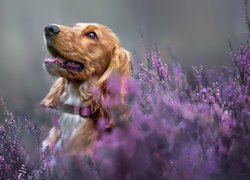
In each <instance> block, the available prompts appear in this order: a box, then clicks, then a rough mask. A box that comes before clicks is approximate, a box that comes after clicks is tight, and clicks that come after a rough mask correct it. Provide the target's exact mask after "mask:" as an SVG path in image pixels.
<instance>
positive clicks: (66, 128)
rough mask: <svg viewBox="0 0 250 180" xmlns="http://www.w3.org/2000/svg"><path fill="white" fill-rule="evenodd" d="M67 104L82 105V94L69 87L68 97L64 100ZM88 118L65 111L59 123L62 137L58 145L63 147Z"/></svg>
mask: <svg viewBox="0 0 250 180" xmlns="http://www.w3.org/2000/svg"><path fill="white" fill-rule="evenodd" d="M64 103H65V104H69V105H74V106H80V104H81V102H80V95H79V93H78V92H77V91H76V90H75V89H73V88H72V87H69V91H68V97H67V98H66V100H65V101H64ZM85 121H86V119H85V118H82V117H80V116H79V115H74V114H69V113H63V114H62V115H61V117H60V119H59V125H60V129H61V137H60V139H59V141H58V145H60V146H61V147H63V146H65V145H66V144H67V143H68V142H69V141H70V140H71V139H72V137H74V135H75V134H76V132H77V131H78V130H79V128H80V127H81V125H82V124H83V123H85Z"/></svg>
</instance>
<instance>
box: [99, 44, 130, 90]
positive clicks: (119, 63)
mask: <svg viewBox="0 0 250 180" xmlns="http://www.w3.org/2000/svg"><path fill="white" fill-rule="evenodd" d="M131 68H132V67H131V53H130V52H129V51H127V50H125V49H124V48H122V47H120V46H117V47H115V48H114V49H113V51H112V54H111V60H110V64H109V66H108V68H107V70H106V71H105V72H104V74H103V75H102V76H101V77H100V79H99V80H98V82H97V87H98V88H104V87H105V85H106V82H107V80H108V79H109V78H110V76H111V75H112V74H115V73H116V74H118V75H119V76H121V77H124V76H130V75H131V73H132V72H131Z"/></svg>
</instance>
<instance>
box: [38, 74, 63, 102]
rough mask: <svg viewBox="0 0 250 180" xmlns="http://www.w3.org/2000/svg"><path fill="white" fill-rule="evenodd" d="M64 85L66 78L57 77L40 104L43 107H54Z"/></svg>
mask: <svg viewBox="0 0 250 180" xmlns="http://www.w3.org/2000/svg"><path fill="white" fill-rule="evenodd" d="M65 85H66V80H65V79H64V78H58V79H57V80H56V82H55V83H54V84H53V86H52V87H51V89H50V91H49V93H48V94H47V95H46V97H45V98H44V99H43V100H42V101H41V105H43V106H45V107H55V106H56V105H57V104H58V103H59V102H60V96H61V95H62V93H63V92H64V89H65Z"/></svg>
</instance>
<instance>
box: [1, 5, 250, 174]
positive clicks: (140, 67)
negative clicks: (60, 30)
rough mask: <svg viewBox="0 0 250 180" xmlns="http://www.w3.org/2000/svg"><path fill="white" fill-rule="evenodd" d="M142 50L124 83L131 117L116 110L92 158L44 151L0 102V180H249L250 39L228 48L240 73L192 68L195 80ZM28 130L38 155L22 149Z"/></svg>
mask: <svg viewBox="0 0 250 180" xmlns="http://www.w3.org/2000/svg"><path fill="white" fill-rule="evenodd" d="M246 24H247V25H248V27H250V21H249V13H248V8H246ZM248 32H249V31H248ZM247 38H248V39H249V33H248V37H247ZM144 49H145V51H144V55H143V56H142V57H140V56H139V55H134V60H133V62H134V64H133V79H128V80H127V81H126V86H127V89H128V94H127V99H126V101H127V103H128V105H129V106H128V107H129V109H130V111H131V116H130V117H129V119H127V117H124V116H123V114H124V112H123V110H121V109H119V107H116V108H114V109H113V110H112V112H110V113H111V115H112V117H113V119H114V120H115V124H116V128H114V129H113V130H112V131H111V132H109V133H104V135H103V136H102V137H101V138H100V139H99V140H98V141H97V143H96V144H95V147H94V155H93V157H89V156H82V157H65V156H64V155H62V154H60V153H54V152H53V151H52V150H51V149H49V148H46V149H45V150H44V151H41V148H40V142H41V140H42V138H41V127H39V125H38V124H37V123H36V121H33V120H28V119H27V118H19V117H16V116H14V114H12V113H11V112H9V111H8V109H7V107H6V105H5V104H4V101H3V99H1V108H2V113H3V114H4V115H5V117H6V118H5V120H4V122H3V124H1V125H0V148H1V151H0V177H1V179H249V178H250V146H249V145H250V43H249V41H246V42H245V43H243V44H242V46H241V47H240V49H239V50H238V51H236V50H234V48H233V45H232V44H231V43H229V53H230V55H231V60H232V61H233V62H234V64H235V67H233V68H229V67H227V66H223V67H221V71H220V72H216V71H213V70H208V69H206V68H205V67H204V66H193V67H191V69H192V75H190V76H187V71H186V70H184V69H183V68H182V66H181V64H179V63H178V60H172V63H170V64H165V63H164V61H163V60H162V59H163V58H164V57H161V54H160V51H159V50H158V47H157V45H156V46H155V48H154V49H152V50H149V49H147V48H146V46H145V45H144ZM118 82H119V77H117V76H116V75H114V76H113V77H112V78H111V79H110V81H109V82H108V84H107V87H108V88H109V91H110V92H112V93H113V94H114V97H115V95H119V88H120V86H119V85H118V84H119V83H118ZM105 102H106V103H105V104H106V105H107V106H114V107H115V105H116V102H115V103H113V102H112V101H111V100H110V99H107V100H106V101H105ZM112 103H113V104H112ZM103 121H104V120H103V119H100V120H99V126H98V128H99V129H100V131H102V130H103V124H104V123H103ZM23 130H25V131H27V132H28V133H29V134H30V137H31V138H32V139H33V142H34V152H29V151H28V150H27V149H26V148H25V146H24V145H23V142H22V139H21V136H22V131H23ZM31 154H32V156H31Z"/></svg>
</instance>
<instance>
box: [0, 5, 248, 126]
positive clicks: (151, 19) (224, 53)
mask: <svg viewBox="0 0 250 180" xmlns="http://www.w3.org/2000/svg"><path fill="white" fill-rule="evenodd" d="M244 11H245V7H244V0H220V1H218V0H154V1H152V0H102V1H97V0H91V1H90V0H89V1H86V0H74V1H68V0H53V1H51V0H42V1H38V0H22V1H20V0H1V1H0V39H1V43H0V97H3V98H4V100H5V102H6V103H7V106H8V108H9V109H10V111H12V112H14V113H16V114H17V115H21V116H23V115H26V116H27V117H28V118H29V119H34V120H37V121H39V123H42V124H43V123H45V122H47V123H48V122H49V119H50V118H48V116H47V115H46V113H45V112H44V111H43V110H42V108H41V107H40V105H39V102H40V100H41V99H42V98H43V97H44V96H45V95H46V93H47V92H48V90H49V88H50V86H51V84H52V82H53V81H54V78H53V77H50V76H49V75H48V74H47V73H46V72H45V71H44V70H43V67H42V63H43V59H44V58H45V57H46V56H47V50H46V48H45V46H44V40H43V29H44V27H45V26H46V25H48V24H50V23H57V24H64V25H67V26H73V25H74V24H75V23H77V22H97V23H102V24H105V25H107V26H109V27H110V28H111V29H112V30H113V31H114V32H115V33H116V34H117V35H118V37H119V38H120V40H121V42H122V44H123V46H124V47H125V48H127V49H128V50H130V51H131V52H133V53H136V54H138V55H141V56H142V55H143V47H142V41H141V38H140V34H141V32H142V34H143V36H144V39H145V40H146V44H147V46H148V47H149V48H152V47H153V46H154V44H155V42H157V43H158V46H159V49H160V51H161V54H162V56H163V59H164V61H165V62H166V63H170V62H171V60H170V58H169V54H168V51H167V49H171V51H172V53H173V54H174V55H175V56H176V57H177V59H178V61H179V62H180V63H181V64H183V66H184V67H190V66H191V65H198V64H204V65H205V67H207V68H213V69H217V70H220V69H221V66H222V65H223V64H225V65H228V66H232V63H231V61H230V57H229V53H228V49H229V48H228V40H231V41H232V44H233V46H234V47H235V49H237V48H238V47H239V46H240V43H241V42H244V41H245V39H246V31H247V30H246V29H247V27H246V25H245V23H244Z"/></svg>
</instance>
